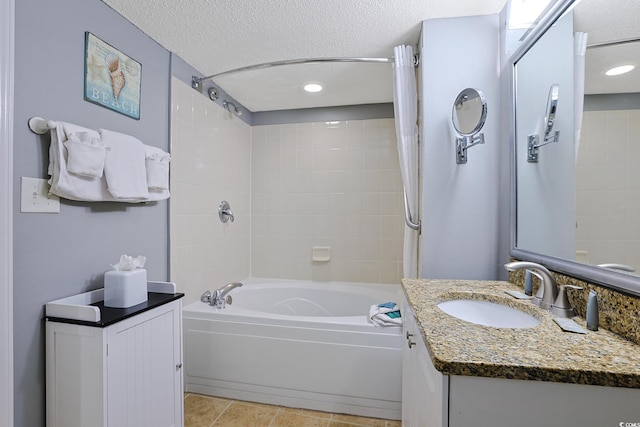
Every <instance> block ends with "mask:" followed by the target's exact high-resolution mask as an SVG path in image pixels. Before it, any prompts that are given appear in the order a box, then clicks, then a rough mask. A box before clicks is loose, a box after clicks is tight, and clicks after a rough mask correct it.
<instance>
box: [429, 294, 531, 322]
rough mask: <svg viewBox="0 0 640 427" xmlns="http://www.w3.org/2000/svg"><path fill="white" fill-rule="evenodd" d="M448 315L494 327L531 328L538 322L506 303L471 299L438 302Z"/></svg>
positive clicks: (439, 306)
mask: <svg viewBox="0 0 640 427" xmlns="http://www.w3.org/2000/svg"><path fill="white" fill-rule="evenodd" d="M438 308H439V309H440V310H442V311H444V312H445V313H447V314H448V315H450V316H453V317H457V318H458V319H461V320H464V321H466V322H470V323H475V324H477V325H484V326H493V327H494V328H533V327H534V326H538V325H539V324H540V320H538V319H536V318H535V317H534V316H532V315H530V314H528V313H525V312H523V311H520V310H516V309H515V308H511V307H507V306H506V305H502V304H497V303H494V302H489V301H480V300H472V299H453V300H449V301H444V302H441V303H439V304H438Z"/></svg>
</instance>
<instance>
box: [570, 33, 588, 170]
mask: <svg viewBox="0 0 640 427" xmlns="http://www.w3.org/2000/svg"><path fill="white" fill-rule="evenodd" d="M587 35H588V34H587V33H575V34H574V36H573V47H574V58H573V81H574V89H573V95H574V97H575V98H574V101H573V102H574V104H573V108H574V114H573V123H574V127H575V135H574V138H575V150H576V151H575V155H576V159H575V160H576V163H578V149H579V148H580V133H581V131H582V111H583V109H584V66H585V64H584V62H585V58H584V55H585V53H586V51H587Z"/></svg>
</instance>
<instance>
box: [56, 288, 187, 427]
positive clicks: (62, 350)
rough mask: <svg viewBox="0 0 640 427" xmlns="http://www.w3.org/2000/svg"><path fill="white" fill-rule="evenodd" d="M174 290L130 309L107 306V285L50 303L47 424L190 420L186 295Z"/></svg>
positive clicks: (167, 424)
mask: <svg viewBox="0 0 640 427" xmlns="http://www.w3.org/2000/svg"><path fill="white" fill-rule="evenodd" d="M171 285H173V284H171ZM170 289H171V288H170ZM173 290H174V292H167V293H153V292H150V293H149V294H148V295H149V299H148V301H147V302H145V303H143V304H138V305H136V306H133V307H130V308H127V309H113V308H105V307H104V305H103V304H102V303H101V302H100V299H101V295H100V291H102V290H99V291H94V292H93V293H91V292H90V293H87V294H81V295H77V296H74V297H71V298H66V299H63V300H58V301H54V302H52V303H49V304H47V308H46V311H47V313H46V393H47V396H46V402H47V409H46V411H47V426H48V427H94V426H100V427H107V426H108V427H145V426H146V427H181V426H183V418H184V417H183V392H182V369H181V368H182V302H181V298H182V296H183V295H182V294H176V293H175V285H174V287H173ZM92 294H93V295H92ZM70 317H71V318H70ZM96 318H97V320H96Z"/></svg>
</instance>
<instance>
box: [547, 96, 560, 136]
mask: <svg viewBox="0 0 640 427" xmlns="http://www.w3.org/2000/svg"><path fill="white" fill-rule="evenodd" d="M559 90H560V86H558V85H557V84H552V85H551V89H549V97H548V98H547V108H546V110H545V115H544V123H545V128H544V136H545V140H546V139H547V138H546V137H547V136H548V135H549V134H550V133H551V130H552V129H553V122H554V121H555V119H556V110H557V108H558V91H559Z"/></svg>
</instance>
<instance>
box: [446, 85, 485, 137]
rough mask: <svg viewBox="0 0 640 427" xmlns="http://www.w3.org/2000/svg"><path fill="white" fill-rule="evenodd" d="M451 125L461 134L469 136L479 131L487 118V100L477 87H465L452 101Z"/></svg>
mask: <svg viewBox="0 0 640 427" xmlns="http://www.w3.org/2000/svg"><path fill="white" fill-rule="evenodd" d="M451 119H452V121H453V127H454V128H455V129H456V131H457V132H458V133H459V134H460V135H462V136H471V135H474V134H476V133H478V132H479V131H480V129H482V126H484V122H485V121H486V120H487V102H486V101H485V99H484V95H482V92H480V91H479V90H477V89H473V88H467V89H465V90H463V91H462V92H460V94H459V95H458V96H457V97H456V100H455V102H454V103H453V112H452V117H451Z"/></svg>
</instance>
